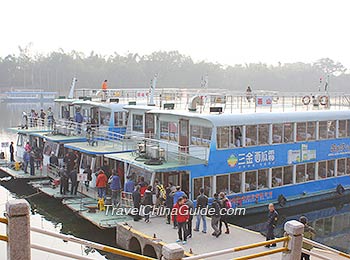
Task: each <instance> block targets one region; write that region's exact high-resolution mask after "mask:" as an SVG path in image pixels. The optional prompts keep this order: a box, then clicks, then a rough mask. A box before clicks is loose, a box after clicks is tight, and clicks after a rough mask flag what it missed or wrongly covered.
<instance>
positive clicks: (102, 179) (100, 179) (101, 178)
mask: <svg viewBox="0 0 350 260" xmlns="http://www.w3.org/2000/svg"><path fill="white" fill-rule="evenodd" d="M107 181H108V180H107V176H106V174H105V173H104V171H102V170H100V171H99V172H98V176H97V178H96V187H97V192H98V197H99V198H100V199H102V198H103V199H104V200H106V187H107Z"/></svg>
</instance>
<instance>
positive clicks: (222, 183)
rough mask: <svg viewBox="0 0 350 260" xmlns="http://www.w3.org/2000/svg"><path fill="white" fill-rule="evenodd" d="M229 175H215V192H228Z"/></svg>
mask: <svg viewBox="0 0 350 260" xmlns="http://www.w3.org/2000/svg"><path fill="white" fill-rule="evenodd" d="M228 178H229V175H217V176H216V192H217V193H219V192H225V193H226V194H228V193H229V190H228V184H229V179H228Z"/></svg>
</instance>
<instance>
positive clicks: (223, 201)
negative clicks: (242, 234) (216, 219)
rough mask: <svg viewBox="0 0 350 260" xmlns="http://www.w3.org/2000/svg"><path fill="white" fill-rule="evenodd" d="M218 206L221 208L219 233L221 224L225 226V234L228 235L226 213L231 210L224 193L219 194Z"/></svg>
mask: <svg viewBox="0 0 350 260" xmlns="http://www.w3.org/2000/svg"><path fill="white" fill-rule="evenodd" d="M219 197H220V206H221V217H220V226H219V229H220V233H221V232H222V223H224V224H225V227H226V231H225V234H230V229H229V227H228V214H227V211H228V210H229V209H230V208H231V203H230V201H229V200H228V198H227V197H226V195H225V193H224V192H220V194H219Z"/></svg>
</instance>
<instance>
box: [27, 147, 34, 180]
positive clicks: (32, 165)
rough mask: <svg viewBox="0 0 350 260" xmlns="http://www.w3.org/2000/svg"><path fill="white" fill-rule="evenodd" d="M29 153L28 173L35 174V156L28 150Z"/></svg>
mask: <svg viewBox="0 0 350 260" xmlns="http://www.w3.org/2000/svg"><path fill="white" fill-rule="evenodd" d="M28 154H29V165H30V175H32V176H34V175H35V158H34V153H33V152H30V153H28Z"/></svg>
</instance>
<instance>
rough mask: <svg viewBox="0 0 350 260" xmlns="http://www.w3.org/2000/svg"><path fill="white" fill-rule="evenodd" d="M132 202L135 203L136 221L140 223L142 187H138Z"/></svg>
mask: <svg viewBox="0 0 350 260" xmlns="http://www.w3.org/2000/svg"><path fill="white" fill-rule="evenodd" d="M132 201H133V203H134V209H135V214H134V221H139V220H140V219H141V216H140V206H141V193H140V186H139V185H137V186H136V187H135V190H134V191H133V193H132Z"/></svg>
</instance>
